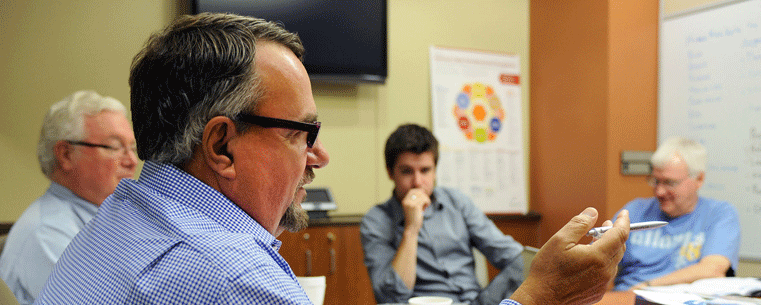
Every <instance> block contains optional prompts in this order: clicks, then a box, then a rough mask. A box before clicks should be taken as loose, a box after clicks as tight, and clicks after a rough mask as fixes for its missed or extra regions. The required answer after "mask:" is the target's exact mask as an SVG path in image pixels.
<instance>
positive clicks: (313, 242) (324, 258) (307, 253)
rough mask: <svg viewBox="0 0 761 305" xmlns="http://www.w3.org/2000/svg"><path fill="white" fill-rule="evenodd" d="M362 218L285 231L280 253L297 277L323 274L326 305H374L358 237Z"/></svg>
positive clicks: (324, 221)
mask: <svg viewBox="0 0 761 305" xmlns="http://www.w3.org/2000/svg"><path fill="white" fill-rule="evenodd" d="M360 221H361V216H339V217H330V218H329V219H314V220H311V221H310V223H309V227H308V228H306V229H304V230H302V231H300V232H297V233H290V232H284V233H283V234H281V235H280V236H279V237H278V239H280V241H282V242H283V245H282V247H281V248H280V254H281V255H282V256H283V258H285V260H286V261H287V262H288V264H289V265H291V269H293V272H294V273H295V274H296V275H297V276H320V275H324V276H325V278H326V282H327V288H326V291H325V302H324V304H325V305H334V304H335V305H345V304H375V298H374V296H373V290H372V286H371V285H370V278H369V276H368V274H367V268H366V267H365V264H364V261H363V259H364V256H363V252H362V244H361V240H360V235H359V222H360Z"/></svg>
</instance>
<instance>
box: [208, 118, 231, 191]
mask: <svg viewBox="0 0 761 305" xmlns="http://www.w3.org/2000/svg"><path fill="white" fill-rule="evenodd" d="M237 134H238V132H237V130H236V129H235V124H234V123H233V121H232V120H231V119H230V118H228V117H224V116H217V117H214V118H212V119H211V120H209V122H208V123H206V127H204V129H203V138H202V140H201V150H202V151H203V156H204V161H205V162H206V165H208V166H209V168H211V169H212V170H213V171H214V172H216V173H217V174H218V175H220V176H222V177H224V178H226V179H235V174H236V173H235V163H234V160H233V157H232V154H230V152H229V151H228V144H230V141H231V140H232V139H233V138H235V136H237Z"/></svg>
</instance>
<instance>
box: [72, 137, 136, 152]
mask: <svg viewBox="0 0 761 305" xmlns="http://www.w3.org/2000/svg"><path fill="white" fill-rule="evenodd" d="M66 143H69V144H71V145H81V146H87V147H99V148H105V149H108V150H110V151H112V152H118V153H120V154H124V155H126V154H127V151H132V152H133V153H135V154H137V148H135V147H134V146H133V147H129V148H128V147H126V146H124V145H119V146H111V145H106V144H96V143H90V142H85V141H71V140H66Z"/></svg>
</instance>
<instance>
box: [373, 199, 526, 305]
mask: <svg viewBox="0 0 761 305" xmlns="http://www.w3.org/2000/svg"><path fill="white" fill-rule="evenodd" d="M431 200H432V203H431V205H430V206H429V207H428V208H427V209H426V210H425V211H424V213H423V217H424V220H423V227H422V228H421V229H420V235H419V237H418V251H417V270H416V276H417V277H416V279H415V287H414V290H409V289H407V286H405V285H404V282H403V281H402V279H401V277H399V275H398V274H397V273H396V272H395V271H394V269H393V267H392V266H391V261H392V260H393V258H394V256H395V255H396V250H397V249H398V247H399V244H400V243H401V241H402V234H403V232H404V211H403V209H402V206H401V203H400V202H399V201H398V200H397V199H396V198H395V197H394V196H393V195H392V196H391V198H390V199H389V200H388V201H386V202H385V203H382V204H379V205H377V206H375V207H373V208H372V209H370V210H369V211H368V212H367V214H365V216H364V217H363V219H362V224H361V227H360V232H361V236H362V247H363V249H364V253H365V265H366V266H367V270H368V272H369V274H370V280H371V282H372V286H373V292H374V293H375V299H376V300H377V301H378V303H400V302H402V303H403V302H407V299H409V298H410V297H413V296H421V295H441V296H447V297H450V298H452V299H454V300H456V301H460V302H471V301H473V300H474V299H476V297H477V296H478V294H479V292H480V291H481V286H480V285H479V284H478V280H477V279H476V275H475V259H474V257H473V252H472V249H473V248H474V247H475V248H477V249H478V250H479V251H480V252H481V253H483V254H484V256H486V259H487V260H489V262H490V263H491V264H492V265H494V266H495V267H497V268H499V269H502V268H504V267H505V266H507V265H508V264H510V263H511V262H513V261H514V260H516V259H521V256H520V255H521V251H522V250H523V246H522V245H521V244H520V243H518V242H516V241H515V240H514V239H513V238H512V237H510V236H508V235H505V234H503V233H502V231H500V230H499V229H498V228H497V226H495V225H494V223H493V222H492V221H491V220H489V218H487V217H486V215H484V213H483V212H481V210H479V209H478V208H477V207H476V206H475V205H474V204H473V202H472V201H471V200H470V198H468V197H467V196H466V195H464V194H462V193H460V192H458V191H456V190H454V189H449V188H443V187H437V188H435V189H434V191H433V195H432V196H431Z"/></svg>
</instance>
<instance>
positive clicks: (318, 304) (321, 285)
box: [296, 275, 325, 305]
mask: <svg viewBox="0 0 761 305" xmlns="http://www.w3.org/2000/svg"><path fill="white" fill-rule="evenodd" d="M296 279H297V280H299V284H301V287H302V288H304V291H306V293H307V296H308V297H309V300H310V301H312V303H313V304H314V305H322V302H323V301H324V300H325V276H324V275H323V276H297V277H296Z"/></svg>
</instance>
